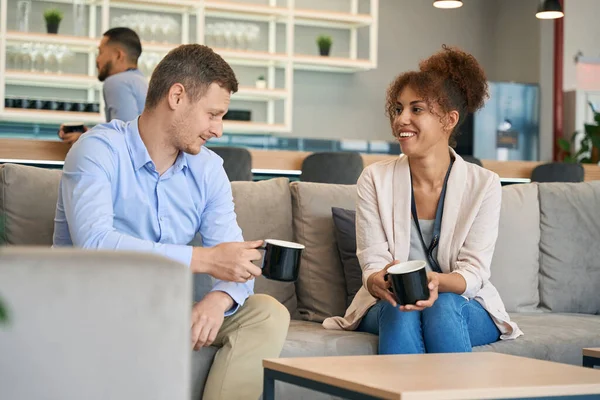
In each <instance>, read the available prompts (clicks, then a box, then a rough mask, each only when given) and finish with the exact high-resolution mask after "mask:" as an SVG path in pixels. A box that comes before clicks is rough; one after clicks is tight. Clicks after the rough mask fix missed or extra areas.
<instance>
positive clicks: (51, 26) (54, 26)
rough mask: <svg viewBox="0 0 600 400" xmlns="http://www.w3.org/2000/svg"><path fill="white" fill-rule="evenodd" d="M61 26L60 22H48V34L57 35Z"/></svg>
mask: <svg viewBox="0 0 600 400" xmlns="http://www.w3.org/2000/svg"><path fill="white" fill-rule="evenodd" d="M59 25H60V22H57V23H54V22H53V23H50V22H46V30H47V31H48V33H53V34H57V33H58V26H59Z"/></svg>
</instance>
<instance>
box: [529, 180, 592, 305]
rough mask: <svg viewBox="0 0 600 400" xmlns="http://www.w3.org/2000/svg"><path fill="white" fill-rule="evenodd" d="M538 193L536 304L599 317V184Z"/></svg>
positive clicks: (551, 186)
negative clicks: (538, 227) (538, 240)
mask: <svg viewBox="0 0 600 400" xmlns="http://www.w3.org/2000/svg"><path fill="white" fill-rule="evenodd" d="M539 191H540V213H541V214H540V215H541V220H540V226H541V240H540V251H541V259H540V302H541V304H542V306H543V307H544V308H545V309H548V310H551V311H553V312H574V313H584V314H600V295H598V292H599V291H600V246H599V245H598V239H599V238H600V213H599V212H598V205H599V204H600V182H589V183H544V184H540V185H539Z"/></svg>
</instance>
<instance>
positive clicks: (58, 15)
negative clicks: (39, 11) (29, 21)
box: [44, 8, 63, 25]
mask: <svg viewBox="0 0 600 400" xmlns="http://www.w3.org/2000/svg"><path fill="white" fill-rule="evenodd" d="M44 19H45V20H46V23H47V24H49V25H58V24H60V21H62V19H63V13H62V11H60V10H59V9H57V8H49V9H47V10H46V11H44Z"/></svg>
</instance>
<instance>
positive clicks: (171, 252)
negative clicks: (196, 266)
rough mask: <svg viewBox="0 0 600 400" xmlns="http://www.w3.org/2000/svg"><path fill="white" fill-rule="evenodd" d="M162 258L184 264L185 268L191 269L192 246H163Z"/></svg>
mask: <svg viewBox="0 0 600 400" xmlns="http://www.w3.org/2000/svg"><path fill="white" fill-rule="evenodd" d="M164 246H165V247H164V251H163V252H162V253H163V256H165V257H167V258H170V259H172V260H175V261H177V262H180V263H182V264H184V265H185V266H186V267H188V268H189V267H191V264H192V251H193V250H194V248H193V247H192V246H182V245H177V244H167V245H164Z"/></svg>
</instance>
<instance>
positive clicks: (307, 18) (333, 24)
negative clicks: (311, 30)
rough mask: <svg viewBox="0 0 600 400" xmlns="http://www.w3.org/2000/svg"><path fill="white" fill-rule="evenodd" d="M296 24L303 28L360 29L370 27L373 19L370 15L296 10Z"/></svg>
mask: <svg viewBox="0 0 600 400" xmlns="http://www.w3.org/2000/svg"><path fill="white" fill-rule="evenodd" d="M294 22H295V24H296V25H302V26H319V27H324V28H327V27H330V28H346V29H347V28H359V27H362V26H369V25H371V24H372V23H373V18H372V17H371V16H370V15H369V14H350V13H342V12H333V11H317V10H299V9H296V10H294Z"/></svg>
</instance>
